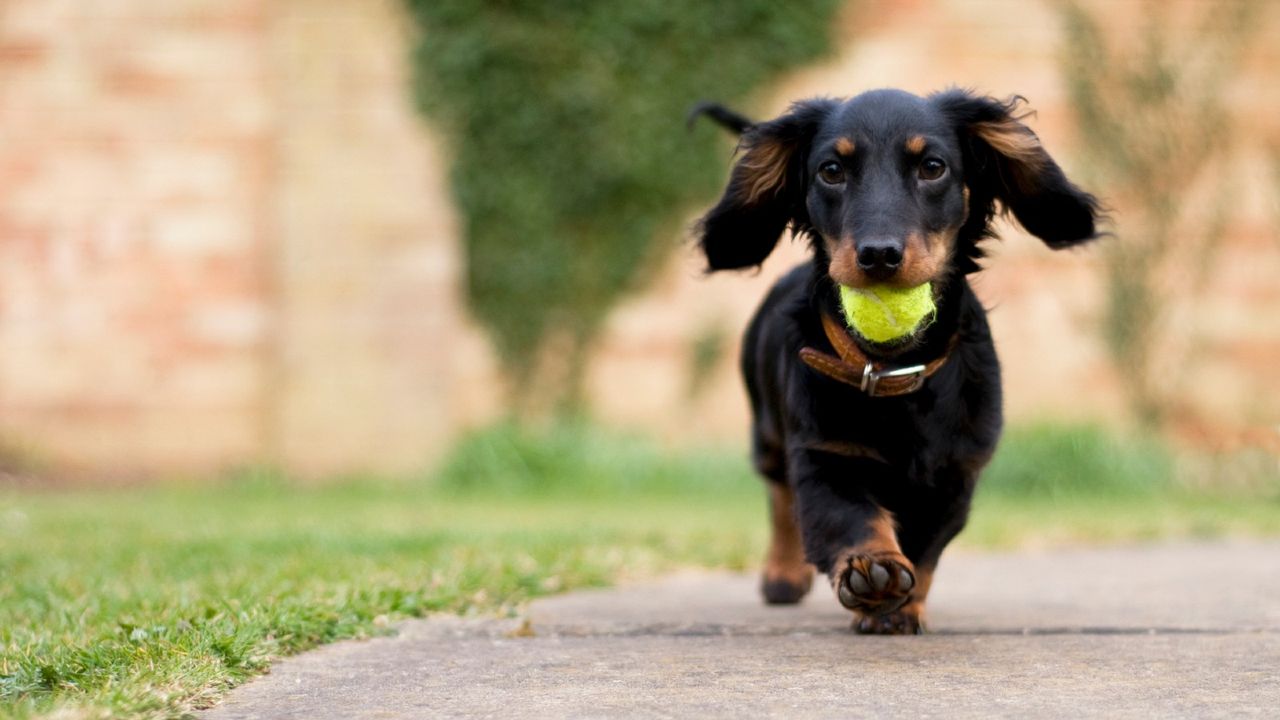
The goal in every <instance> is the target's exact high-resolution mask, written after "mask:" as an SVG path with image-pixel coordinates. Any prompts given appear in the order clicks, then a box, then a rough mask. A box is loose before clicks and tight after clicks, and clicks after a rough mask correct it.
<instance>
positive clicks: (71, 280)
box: [0, 0, 458, 476]
mask: <svg viewBox="0 0 1280 720" xmlns="http://www.w3.org/2000/svg"><path fill="white" fill-rule="evenodd" d="M399 11H400V5H399V3H398V2H396V0H367V1H362V2H339V1H332V0H330V1H326V0H292V1H290V0H166V1H165V2H154V1H153V0H111V1H110V2H103V1H96V0H95V1H93V2H85V1H84V0H8V1H7V2H6V3H5V4H3V5H2V6H0V188H3V190H2V191H0V434H2V435H3V437H4V439H5V445H6V446H8V447H9V448H10V449H11V450H10V451H11V452H12V448H14V447H15V446H16V447H18V448H20V449H22V450H21V452H23V453H24V454H28V455H31V456H33V458H34V459H36V460H39V461H43V462H46V463H48V464H51V465H53V466H55V467H57V468H60V469H64V470H76V469H82V470H89V471H92V472H93V474H94V475H95V476H105V475H121V476H131V475H134V474H137V473H140V472H141V473H145V474H156V473H174V472H200V473H203V472H207V471H211V470H212V471H217V470H219V469H221V468H225V467H227V466H232V465H241V464H249V463H259V462H280V463H283V464H285V465H287V466H289V467H291V468H296V469H299V470H303V471H310V472H334V471H358V470H365V469H373V470H404V469H408V468H411V467H419V466H421V465H422V464H423V463H425V462H426V461H427V459H428V458H429V457H430V455H431V453H432V451H433V449H435V448H438V447H439V446H440V444H441V443H442V442H444V440H445V439H446V438H447V436H448V434H449V433H448V428H449V427H450V426H451V423H450V422H449V420H448V418H449V417H450V413H451V412H452V409H451V408H452V403H451V402H450V401H449V389H448V378H449V377H450V371H449V369H448V368H449V366H450V364H451V362H452V357H451V356H450V355H448V354H447V353H442V352H441V351H440V349H439V347H438V345H437V342H438V340H437V339H438V337H440V336H447V335H448V334H449V330H450V328H451V327H452V323H455V322H456V320H457V317H458V313H457V306H456V300H455V296H456V293H455V292H454V291H453V287H454V282H455V281H454V278H455V277H456V276H457V268H456V265H457V263H456V261H455V259H454V243H453V238H454V235H453V233H454V229H453V226H452V213H451V211H450V208H449V205H448V200H447V193H446V192H445V188H444V187H443V180H442V174H441V172H440V171H439V169H440V168H441V167H442V162H441V161H440V160H439V159H438V158H437V157H436V156H435V154H434V153H435V151H434V149H433V147H432V146H431V144H430V143H429V142H428V140H427V138H426V136H425V134H424V133H423V131H422V128H421V125H420V123H419V122H418V119H417V117H416V115H415V113H414V111H413V109H412V108H411V107H410V104H409V100H408V98H407V96H406V92H405V89H406V87H407V78H406V67H405V63H404V53H405V52H406V49H407V42H406V37H405V24H404V23H403V22H402V20H403V18H401V17H400V16H399Z"/></svg>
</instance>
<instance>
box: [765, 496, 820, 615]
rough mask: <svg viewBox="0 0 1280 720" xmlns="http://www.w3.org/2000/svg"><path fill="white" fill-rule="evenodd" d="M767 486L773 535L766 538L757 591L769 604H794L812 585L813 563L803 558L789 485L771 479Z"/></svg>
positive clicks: (802, 543) (793, 500) (802, 545)
mask: <svg viewBox="0 0 1280 720" xmlns="http://www.w3.org/2000/svg"><path fill="white" fill-rule="evenodd" d="M768 486H769V516H770V520H771V521H772V523H771V524H772V527H773V537H772V539H771V540H770V541H769V554H768V556H767V557H766V559H765V567H764V583H763V584H762V586H761V590H762V592H763V593H764V599H765V602H767V603H769V604H791V603H797V602H800V599H801V598H803V597H804V596H805V594H807V593H808V592H809V587H810V586H811V585H812V584H813V566H812V565H810V564H809V563H808V562H806V561H805V559H804V542H803V541H802V540H801V538H800V527H799V526H798V525H797V524H796V515H795V498H794V495H793V493H792V491H791V488H790V487H789V486H787V485H783V484H781V483H774V482H771V483H768Z"/></svg>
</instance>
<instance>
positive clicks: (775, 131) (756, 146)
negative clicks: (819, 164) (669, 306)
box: [698, 100, 835, 270]
mask: <svg viewBox="0 0 1280 720" xmlns="http://www.w3.org/2000/svg"><path fill="white" fill-rule="evenodd" d="M833 107H835V101H833V100H807V101H804V102H799V103H796V104H794V105H792V106H791V109H790V111H789V112H788V113H787V114H785V115H783V116H781V117H779V118H776V119H774V120H770V121H769V122H763V123H758V124H755V125H752V126H751V127H749V128H747V129H746V132H744V133H743V135H742V141H741V142H740V143H739V145H738V147H739V150H741V153H742V156H741V157H740V158H739V159H738V162H737V164H736V165H734V168H733V172H732V174H731V175H730V177H729V186H728V187H727V188H725V191H724V196H723V197H721V198H720V202H719V203H717V204H716V206H715V207H713V208H711V210H710V211H709V212H708V213H707V214H706V215H705V216H703V218H702V220H701V221H700V222H699V223H698V233H699V234H700V236H701V238H700V243H701V245H702V251H703V252H704V253H706V255H707V269H708V270H734V269H739V268H746V267H752V266H754V265H759V264H760V263H762V262H764V260H765V258H766V257H768V256H769V253H770V252H772V251H773V248H774V246H775V245H777V244H778V237H779V236H780V235H782V231H783V230H785V229H786V227H787V223H789V222H793V221H794V222H795V223H796V226H797V227H802V226H804V225H806V224H807V222H808V219H807V218H808V214H807V212H806V211H805V207H804V203H805V197H804V193H805V170H804V167H805V161H806V158H807V156H808V150H809V143H810V142H811V141H812V140H813V135H814V133H815V132H817V129H818V124H819V123H821V122H822V119H823V118H824V117H826V116H827V114H828V113H830V112H831V109H832V108H833Z"/></svg>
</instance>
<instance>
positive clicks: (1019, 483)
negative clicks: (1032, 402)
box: [978, 425, 1176, 499]
mask: <svg viewBox="0 0 1280 720" xmlns="http://www.w3.org/2000/svg"><path fill="white" fill-rule="evenodd" d="M1175 473H1176V463H1175V458H1174V455H1173V453H1172V452H1171V451H1170V450H1169V448H1168V447H1167V446H1165V445H1164V444H1163V443H1162V442H1160V441H1159V440H1156V439H1142V438H1139V437H1136V436H1130V435H1126V434H1123V433H1121V434H1117V433H1116V432H1115V431H1111V430H1107V429H1104V428H1101V427H1097V426H1092V425H1079V426H1069V425H1033V426H1027V427H1020V428H1012V429H1010V430H1009V431H1008V432H1006V434H1005V437H1004V439H1003V440H1001V443H1000V448H999V450H997V452H996V455H995V458H993V459H992V461H991V465H990V466H989V467H988V468H987V470H986V472H984V473H983V475H982V481H981V482H980V483H979V485H978V492H979V495H980V496H1003V497H1010V498H1027V499H1034V498H1046V499H1064V498H1085V497H1093V498H1099V499H1102V498H1110V497H1115V496H1134V495H1145V494H1152V493H1157V492H1161V491H1169V490H1172V489H1173V488H1174V485H1175V483H1174V478H1175Z"/></svg>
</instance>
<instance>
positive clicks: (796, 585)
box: [760, 571, 813, 605]
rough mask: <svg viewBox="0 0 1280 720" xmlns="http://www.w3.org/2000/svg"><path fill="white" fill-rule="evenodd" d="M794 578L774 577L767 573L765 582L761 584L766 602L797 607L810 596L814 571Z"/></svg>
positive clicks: (794, 575) (796, 575)
mask: <svg viewBox="0 0 1280 720" xmlns="http://www.w3.org/2000/svg"><path fill="white" fill-rule="evenodd" d="M792 575H793V576H792V577H787V576H784V575H778V576H776V577H775V576H773V575H771V574H769V573H765V576H764V579H763V581H762V582H761V583H760V594H762V595H764V601H765V602H766V603H768V604H769V605H795V604H796V603H798V602H800V601H801V600H803V599H804V596H805V595H808V594H809V588H810V586H812V585H813V573H812V571H810V572H808V573H806V574H795V573H793V574H792Z"/></svg>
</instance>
